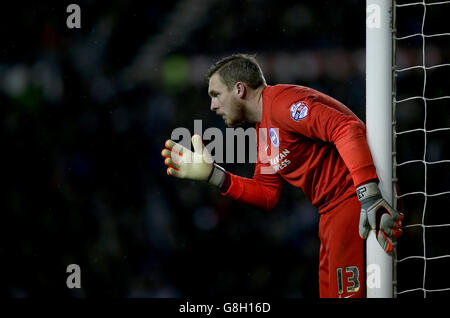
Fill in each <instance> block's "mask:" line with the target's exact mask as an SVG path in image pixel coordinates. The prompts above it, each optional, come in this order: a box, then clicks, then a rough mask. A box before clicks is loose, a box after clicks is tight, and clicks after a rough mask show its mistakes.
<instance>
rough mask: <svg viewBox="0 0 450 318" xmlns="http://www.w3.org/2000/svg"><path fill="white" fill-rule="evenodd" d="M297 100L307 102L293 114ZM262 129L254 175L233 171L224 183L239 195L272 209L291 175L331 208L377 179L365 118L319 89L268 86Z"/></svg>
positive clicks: (293, 181) (235, 196) (322, 210)
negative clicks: (367, 138)
mask: <svg viewBox="0 0 450 318" xmlns="http://www.w3.org/2000/svg"><path fill="white" fill-rule="evenodd" d="M297 103H301V105H302V107H300V108H299V109H303V113H301V114H300V113H296V114H293V107H292V106H293V105H294V104H297ZM299 114H300V115H299ZM296 116H297V117H296ZM270 128H274V129H276V130H277V133H276V135H277V137H278V141H279V144H277V143H274V142H271V137H273V135H272V136H270V133H269V129H270ZM259 129H261V132H262V134H261V135H260V134H259ZM256 131H257V144H258V162H257V164H256V168H255V173H254V176H253V179H249V178H243V177H240V176H236V175H233V174H229V178H230V183H229V187H223V188H222V192H223V194H224V195H226V196H229V197H231V198H233V199H236V200H239V201H241V202H245V203H249V204H253V205H256V206H259V207H262V208H264V209H267V210H269V209H271V208H273V206H274V205H275V204H276V202H277V201H278V199H279V197H280V194H281V187H282V184H283V182H282V181H283V180H285V181H287V182H289V183H291V184H292V185H294V186H296V187H298V188H300V189H301V190H303V192H304V193H305V195H306V196H307V198H308V199H309V200H310V201H311V202H312V204H314V205H315V206H317V207H319V212H320V213H325V212H327V211H330V210H332V209H333V208H334V207H335V206H336V205H338V204H339V203H340V202H341V201H342V200H344V199H346V198H349V197H350V196H352V195H354V193H355V191H356V190H355V189H356V188H355V186H358V185H360V184H363V183H366V182H368V181H370V180H376V179H377V175H376V170H375V167H374V165H373V161H372V156H371V154H370V150H369V147H368V145H367V142H366V138H365V125H364V123H363V122H362V121H361V120H359V119H358V118H357V117H356V116H355V115H354V114H353V113H352V112H351V111H350V110H349V109H348V108H347V107H346V106H344V105H343V104H342V103H340V102H338V101H337V100H335V99H333V98H331V97H329V96H327V95H325V94H323V93H320V92H318V91H316V90H313V89H310V88H307V87H303V86H295V85H276V86H267V87H266V88H265V89H264V92H263V109H262V120H261V122H260V123H258V124H256ZM275 139H276V138H275ZM266 147H267V149H266Z"/></svg>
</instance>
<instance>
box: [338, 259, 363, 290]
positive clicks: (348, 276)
mask: <svg viewBox="0 0 450 318" xmlns="http://www.w3.org/2000/svg"><path fill="white" fill-rule="evenodd" d="M336 278H337V288H338V294H339V295H342V294H343V293H345V292H347V293H357V292H358V291H359V289H360V287H361V284H360V282H359V269H358V267H357V266H347V267H345V269H344V268H342V267H338V268H337V269H336Z"/></svg>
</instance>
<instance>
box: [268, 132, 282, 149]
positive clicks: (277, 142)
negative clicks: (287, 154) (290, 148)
mask: <svg viewBox="0 0 450 318" xmlns="http://www.w3.org/2000/svg"><path fill="white" fill-rule="evenodd" d="M269 136H270V141H272V144H273V145H274V146H275V147H278V146H280V138H278V135H277V132H276V131H275V129H273V128H270V129H269Z"/></svg>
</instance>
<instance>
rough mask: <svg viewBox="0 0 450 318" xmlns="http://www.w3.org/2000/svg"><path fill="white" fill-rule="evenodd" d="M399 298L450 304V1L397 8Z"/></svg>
mask: <svg viewBox="0 0 450 318" xmlns="http://www.w3.org/2000/svg"><path fill="white" fill-rule="evenodd" d="M392 16H393V26H394V30H393V31H394V32H393V52H394V54H393V60H394V63H393V65H394V68H393V75H394V79H393V87H394V89H393V91H394V94H393V123H394V125H393V149H395V150H394V156H393V167H394V169H393V180H394V181H395V182H396V186H395V187H393V192H394V198H395V199H396V200H394V204H396V205H397V208H398V209H399V210H400V211H402V212H404V214H405V220H404V226H403V231H404V234H403V236H402V237H401V238H400V239H399V243H398V246H397V251H396V257H395V260H394V269H395V272H396V282H394V283H396V284H394V297H406V296H409V297H411V296H413V297H426V298H428V297H448V296H450V275H447V274H446V273H447V270H448V268H450V244H449V243H448V242H449V238H450V1H431V0H427V1H405V0H397V1H394V2H393V13H392Z"/></svg>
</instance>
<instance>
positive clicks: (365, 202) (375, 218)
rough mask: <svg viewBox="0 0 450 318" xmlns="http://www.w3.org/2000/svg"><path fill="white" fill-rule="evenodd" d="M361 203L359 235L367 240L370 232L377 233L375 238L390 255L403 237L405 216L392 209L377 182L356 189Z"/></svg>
mask: <svg viewBox="0 0 450 318" xmlns="http://www.w3.org/2000/svg"><path fill="white" fill-rule="evenodd" d="M356 193H357V194H358V199H359V201H360V202H361V215H360V218H359V235H360V236H361V237H362V238H363V239H366V238H367V236H368V235H369V231H370V230H371V229H372V230H374V231H375V237H376V238H377V241H378V243H379V244H380V245H381V247H382V248H383V249H384V250H385V251H386V252H387V253H390V252H392V251H393V249H394V246H395V244H396V239H397V238H398V237H400V235H402V233H403V232H402V230H401V229H400V227H401V225H402V220H403V214H402V213H399V212H398V211H396V210H395V209H394V208H392V207H391V206H390V205H389V204H388V203H387V202H386V201H385V200H384V199H383V197H382V196H381V192H380V189H379V188H378V185H377V184H376V183H375V182H370V183H367V184H364V185H361V186H359V187H358V188H356Z"/></svg>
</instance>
